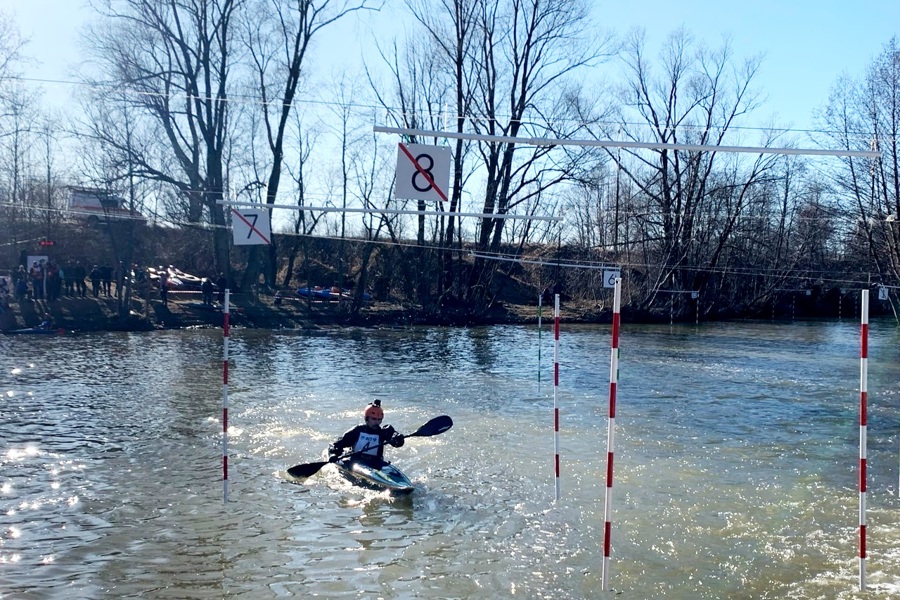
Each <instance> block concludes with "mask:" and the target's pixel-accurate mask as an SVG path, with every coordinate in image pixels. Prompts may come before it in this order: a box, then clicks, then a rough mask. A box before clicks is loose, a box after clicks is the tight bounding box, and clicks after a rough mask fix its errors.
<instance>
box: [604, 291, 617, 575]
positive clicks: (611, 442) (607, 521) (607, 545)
mask: <svg viewBox="0 0 900 600" xmlns="http://www.w3.org/2000/svg"><path fill="white" fill-rule="evenodd" d="M621 304H622V279H621V278H616V285H615V291H614V292H613V317H612V349H611V351H610V357H609V424H608V429H607V433H606V505H605V507H604V509H603V571H602V575H601V579H600V587H601V589H602V590H603V591H604V592H607V591H609V557H610V551H611V550H612V538H611V536H612V486H613V454H614V452H615V448H616V444H615V435H616V387H617V386H618V383H619V322H620V317H619V312H620V309H621Z"/></svg>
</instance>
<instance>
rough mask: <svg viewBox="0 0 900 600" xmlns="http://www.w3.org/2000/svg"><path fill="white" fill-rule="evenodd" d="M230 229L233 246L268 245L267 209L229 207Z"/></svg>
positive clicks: (270, 233)
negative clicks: (232, 235)
mask: <svg viewBox="0 0 900 600" xmlns="http://www.w3.org/2000/svg"><path fill="white" fill-rule="evenodd" d="M231 229H232V232H233V233H234V245H235V246H253V245H259V244H264V245H268V244H269V243H270V241H269V240H271V239H272V225H271V223H269V211H267V210H265V209H262V208H260V209H259V210H256V209H244V210H236V209H234V208H232V209H231Z"/></svg>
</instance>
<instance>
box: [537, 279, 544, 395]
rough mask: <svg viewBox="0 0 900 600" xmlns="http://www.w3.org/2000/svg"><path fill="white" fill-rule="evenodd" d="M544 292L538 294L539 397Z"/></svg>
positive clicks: (539, 393)
mask: <svg viewBox="0 0 900 600" xmlns="http://www.w3.org/2000/svg"><path fill="white" fill-rule="evenodd" d="M543 296H544V292H541V293H540V294H538V368H537V371H538V396H540V395H541V316H542V315H541V312H542V311H543V306H542V303H543V301H544V300H543Z"/></svg>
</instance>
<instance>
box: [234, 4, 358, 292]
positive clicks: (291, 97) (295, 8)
mask: <svg viewBox="0 0 900 600" xmlns="http://www.w3.org/2000/svg"><path fill="white" fill-rule="evenodd" d="M372 8H374V4H373V3H372V2H371V1H369V0H340V1H334V0H319V1H315V0H255V1H254V2H252V3H251V8H250V11H249V12H248V15H250V16H249V18H248V20H247V27H245V41H246V45H247V48H248V51H249V53H250V58H251V61H252V64H253V71H254V75H255V77H256V79H257V86H258V90H259V93H260V94H261V101H262V102H261V108H262V113H263V120H264V124H265V128H266V139H267V141H268V147H269V151H270V152H271V162H270V169H269V174H268V177H267V179H266V203H267V204H274V203H275V200H276V198H277V196H278V190H279V186H280V183H281V174H282V169H283V168H284V157H285V147H284V144H285V135H286V132H287V127H288V123H289V117H290V114H291V111H292V110H294V108H295V106H294V103H295V99H296V97H297V93H298V90H299V86H300V82H301V81H302V76H303V73H304V67H305V64H306V59H307V53H308V50H309V45H310V42H311V41H312V40H313V38H315V37H316V36H317V35H318V34H319V32H321V31H322V30H323V29H324V28H326V27H328V26H330V25H332V24H334V23H336V22H337V21H339V20H340V19H342V18H344V17H346V16H347V15H349V14H351V13H354V12H356V11H360V10H370V9H372ZM270 212H271V211H270ZM276 252H277V248H276V246H275V243H274V241H273V243H271V244H270V245H269V254H268V263H267V264H268V268H267V273H266V279H267V280H268V281H269V282H270V283H274V281H275V272H276V269H277V254H276ZM248 271H251V275H252V271H253V265H251V266H250V268H249V269H248Z"/></svg>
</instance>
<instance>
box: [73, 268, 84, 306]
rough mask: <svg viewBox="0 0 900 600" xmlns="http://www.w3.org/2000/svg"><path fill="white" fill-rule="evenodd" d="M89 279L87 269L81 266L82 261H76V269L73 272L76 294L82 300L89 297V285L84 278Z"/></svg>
mask: <svg viewBox="0 0 900 600" xmlns="http://www.w3.org/2000/svg"><path fill="white" fill-rule="evenodd" d="M85 277H87V269H85V268H84V265H83V264H81V261H80V260H78V261H75V267H74V268H73V270H72V279H73V280H74V281H75V294H76V295H78V296H81V297H82V298H84V297H86V296H87V284H86V283H85V282H84V278H85Z"/></svg>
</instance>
